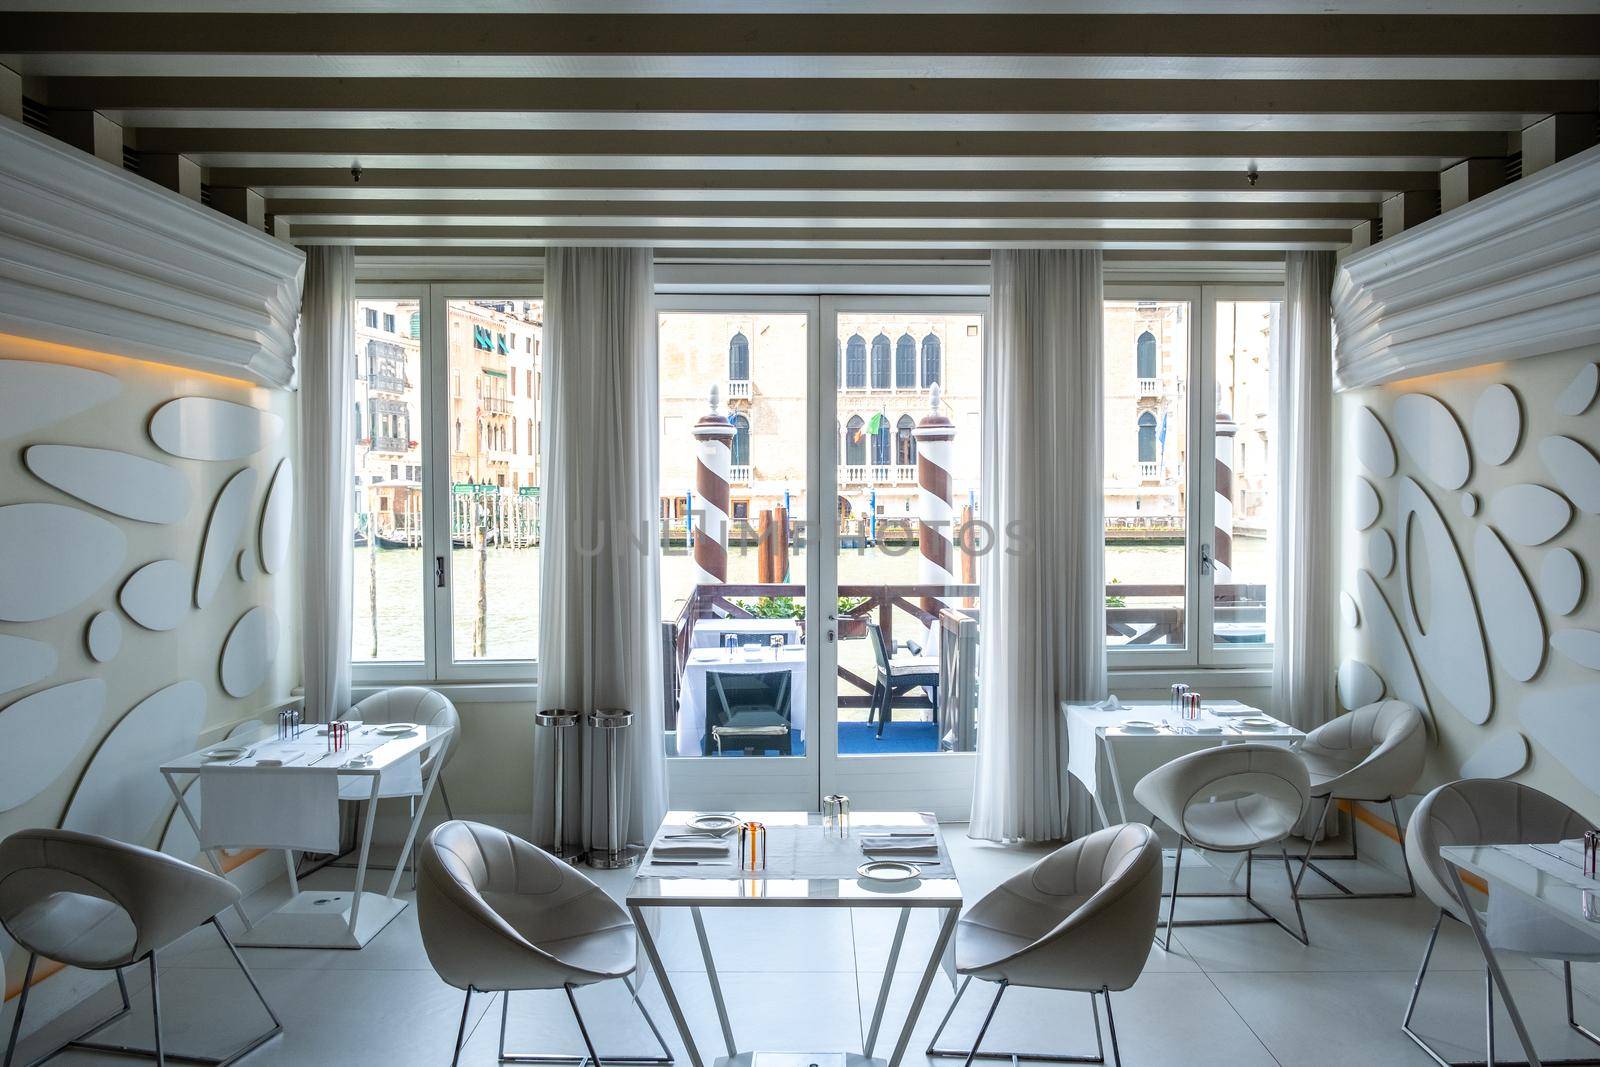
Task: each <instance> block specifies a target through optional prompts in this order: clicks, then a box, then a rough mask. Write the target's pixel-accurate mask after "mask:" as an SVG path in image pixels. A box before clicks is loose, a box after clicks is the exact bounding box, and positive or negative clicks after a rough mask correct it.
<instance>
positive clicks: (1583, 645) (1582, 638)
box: [1550, 629, 1600, 714]
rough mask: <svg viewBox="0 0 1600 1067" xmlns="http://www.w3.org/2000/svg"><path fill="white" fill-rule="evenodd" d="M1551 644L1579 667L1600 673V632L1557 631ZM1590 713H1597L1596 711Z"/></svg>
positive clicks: (1551, 639) (1592, 710)
mask: <svg viewBox="0 0 1600 1067" xmlns="http://www.w3.org/2000/svg"><path fill="white" fill-rule="evenodd" d="M1550 643H1551V644H1552V645H1554V646H1555V649H1556V651H1557V652H1560V653H1561V654H1562V655H1563V656H1566V657H1567V658H1568V659H1570V660H1571V661H1572V662H1574V663H1576V664H1578V666H1580V667H1588V668H1589V669H1590V670H1591V671H1600V630H1579V629H1571V630H1557V631H1556V632H1555V634H1554V635H1553V636H1552V637H1551V638H1550ZM1590 711H1591V712H1595V709H1593V708H1591V709H1590ZM1595 713H1596V714H1600V712H1595Z"/></svg>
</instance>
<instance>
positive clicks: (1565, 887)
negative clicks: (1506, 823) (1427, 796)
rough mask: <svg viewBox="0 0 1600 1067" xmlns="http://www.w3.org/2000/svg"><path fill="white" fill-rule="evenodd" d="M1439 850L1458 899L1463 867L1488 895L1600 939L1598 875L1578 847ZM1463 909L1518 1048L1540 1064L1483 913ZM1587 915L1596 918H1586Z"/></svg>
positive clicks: (1530, 1061) (1463, 891)
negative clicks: (1587, 868) (1588, 869)
mask: <svg viewBox="0 0 1600 1067" xmlns="http://www.w3.org/2000/svg"><path fill="white" fill-rule="evenodd" d="M1439 856H1440V858H1442V859H1443V860H1444V861H1445V863H1446V865H1447V866H1448V867H1449V868H1450V877H1451V879H1452V880H1453V881H1454V883H1455V885H1454V886H1453V887H1452V888H1454V890H1455V892H1456V896H1457V897H1458V898H1459V899H1460V900H1470V899H1471V898H1470V897H1469V896H1468V895H1467V891H1466V886H1465V885H1464V884H1463V882H1462V880H1461V874H1462V872H1463V871H1465V872H1467V873H1469V874H1474V875H1477V876H1478V877H1479V878H1481V879H1483V881H1484V882H1485V883H1487V884H1488V887H1489V896H1490V898H1491V899H1492V898H1493V897H1494V895H1495V894H1496V893H1510V894H1515V896H1516V899H1517V900H1518V902H1519V903H1521V904H1523V905H1525V906H1526V907H1528V908H1531V909H1533V910H1535V911H1536V912H1538V913H1539V914H1541V915H1544V916H1548V917H1549V918H1551V919H1553V920H1555V921H1557V922H1561V923H1565V924H1566V925H1567V926H1569V927H1571V929H1572V931H1573V932H1574V933H1577V934H1580V935H1582V936H1583V937H1585V938H1588V939H1590V940H1594V939H1600V879H1595V878H1590V877H1588V876H1587V875H1585V874H1584V873H1583V868H1582V853H1581V852H1574V851H1573V850H1572V849H1570V848H1567V847H1565V846H1562V845H1561V844H1560V843H1559V842H1551V843H1549V844H1544V845H1537V844H1534V845H1446V846H1445V847H1443V848H1441V849H1440V850H1439ZM1563 856H1566V857H1567V858H1563ZM1573 860H1577V861H1578V865H1577V866H1574V865H1573V862H1572V861H1573ZM1586 898H1587V903H1586ZM1462 910H1463V911H1465V912H1466V913H1467V922H1468V924H1469V925H1470V926H1471V927H1472V934H1473V936H1474V937H1475V938H1477V940H1478V948H1479V949H1480V950H1481V951H1482V952H1483V962H1484V964H1485V966H1486V967H1487V968H1488V970H1489V977H1490V979H1491V980H1492V981H1493V982H1494V984H1495V987H1496V989H1497V990H1498V991H1499V993H1500V1003H1501V1004H1503V1005H1504V1006H1505V1010H1506V1014H1507V1015H1509V1016H1510V1017H1511V1026H1512V1029H1514V1030H1515V1031H1516V1033H1517V1041H1518V1042H1519V1043H1520V1044H1521V1045H1522V1053H1523V1055H1524V1056H1526V1057H1527V1062H1528V1064H1529V1065H1530V1067H1540V1060H1539V1054H1538V1053H1537V1052H1536V1051H1535V1050H1534V1047H1533V1040H1532V1038H1530V1037H1529V1036H1528V1028H1527V1026H1526V1025H1525V1024H1524V1023H1523V1021H1522V1013H1521V1012H1519V1011H1518V1010H1517V1002H1516V1000H1515V999H1514V998H1513V997H1512V995H1511V988H1510V987H1509V986H1508V985H1506V978H1505V975H1504V974H1503V973H1502V972H1501V970H1500V961H1499V960H1498V959H1497V958H1496V957H1495V954H1494V948H1493V947H1492V946H1491V945H1490V944H1489V935H1488V930H1487V929H1486V927H1485V925H1484V920H1483V917H1482V916H1481V915H1479V914H1478V910H1477V908H1475V907H1467V908H1463V909H1462ZM1492 910H1493V907H1492V906H1491V911H1492ZM1590 915H1593V916H1594V917H1595V918H1593V919H1591V918H1589V917H1588V916H1590ZM1579 943H1580V944H1581V942H1579Z"/></svg>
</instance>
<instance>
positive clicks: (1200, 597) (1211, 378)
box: [1102, 280, 1284, 671]
mask: <svg viewBox="0 0 1600 1067" xmlns="http://www.w3.org/2000/svg"><path fill="white" fill-rule="evenodd" d="M1103 288H1104V293H1103V297H1102V299H1104V300H1106V301H1113V300H1118V301H1128V300H1184V301H1188V303H1189V309H1190V313H1189V364H1188V367H1187V368H1186V370H1185V375H1184V381H1185V383H1186V384H1185V390H1186V392H1185V403H1186V406H1185V412H1184V415H1185V418H1186V419H1187V420H1188V424H1187V429H1188V440H1189V455H1188V459H1187V463H1186V472H1185V476H1186V484H1185V487H1184V493H1185V499H1186V500H1188V501H1189V514H1188V515H1187V516H1186V517H1185V518H1186V522H1185V534H1184V587H1185V588H1184V633H1185V634H1186V635H1187V638H1186V640H1185V643H1184V647H1182V648H1166V647H1162V646H1153V647H1150V648H1130V647H1128V646H1109V645H1108V646H1107V648H1106V665H1107V668H1108V669H1110V670H1112V671H1138V670H1162V669H1170V668H1192V669H1197V670H1228V669H1233V670H1240V669H1262V668H1270V667H1271V665H1272V658H1273V651H1274V649H1273V645H1272V643H1271V641H1270V640H1269V641H1268V642H1267V643H1265V644H1263V645H1259V646H1251V647H1248V648H1246V647H1243V646H1228V645H1218V644H1217V642H1216V641H1215V639H1214V636H1213V633H1212V623H1213V614H1212V611H1211V606H1212V604H1213V598H1214V596H1215V585H1214V575H1213V574H1212V572H1211V568H1210V567H1202V565H1201V546H1202V545H1204V546H1205V548H1206V553H1207V555H1208V556H1209V553H1210V551H1211V547H1212V540H1211V531H1212V530H1213V528H1214V526H1215V523H1216V404H1215V403H1214V402H1212V403H1209V404H1208V403H1206V402H1205V400H1206V398H1214V397H1215V396H1216V388H1217V359H1216V356H1217V336H1216V326H1217V304H1218V303H1219V302H1222V301H1236V300H1245V301H1252V300H1265V301H1273V300H1276V301H1280V302H1281V301H1282V300H1283V299H1284V287H1283V286H1282V285H1281V284H1273V283H1262V284H1215V285H1213V284H1204V283H1202V284H1193V285H1171V284H1156V283H1138V282H1124V281H1113V280H1108V281H1106V283H1105V285H1104V287H1103ZM1135 354H1136V355H1137V352H1136V353H1135ZM1103 358H1104V359H1106V360H1107V361H1109V360H1113V359H1121V358H1126V357H1125V354H1124V353H1121V352H1106V353H1104V355H1103ZM1157 360H1158V362H1157V371H1158V372H1159V370H1160V362H1159V360H1160V352H1159V348H1158V351H1157ZM1135 369H1136V370H1137V367H1136V368H1135ZM1269 462H1270V460H1269ZM1102 477H1103V475H1102ZM1274 491H1276V487H1274ZM1102 551H1104V548H1103V541H1102ZM1274 608H1275V601H1274V600H1273V599H1272V596H1271V593H1270V591H1269V594H1268V601H1267V619H1268V625H1269V627H1270V625H1271V620H1272V618H1273V614H1274Z"/></svg>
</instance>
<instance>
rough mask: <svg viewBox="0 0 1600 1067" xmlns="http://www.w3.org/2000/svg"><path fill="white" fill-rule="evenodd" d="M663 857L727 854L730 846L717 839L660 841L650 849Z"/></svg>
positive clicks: (677, 857) (687, 857)
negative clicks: (705, 840)
mask: <svg viewBox="0 0 1600 1067" xmlns="http://www.w3.org/2000/svg"><path fill="white" fill-rule="evenodd" d="M650 852H651V854H652V855H655V856H657V857H658V858H661V859H690V858H694V857H697V856H726V855H727V854H728V846H727V845H726V844H721V843H718V842H715V841H707V842H705V843H704V844H702V843H701V842H699V841H658V842H656V845H655V847H654V848H652V849H651V850H650Z"/></svg>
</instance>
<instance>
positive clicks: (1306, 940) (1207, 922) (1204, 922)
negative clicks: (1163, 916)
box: [1161, 833, 1311, 952]
mask: <svg viewBox="0 0 1600 1067" xmlns="http://www.w3.org/2000/svg"><path fill="white" fill-rule="evenodd" d="M1184 840H1185V838H1184V836H1183V835H1182V834H1181V833H1180V834H1179V835H1178V854H1177V857H1176V859H1175V861H1174V863H1173V867H1172V899H1171V900H1170V901H1168V903H1167V923H1166V925H1167V934H1166V937H1165V939H1164V940H1163V942H1162V945H1161V948H1162V950H1163V951H1165V952H1171V951H1172V931H1173V929H1174V928H1175V927H1180V926H1249V925H1253V924H1256V923H1272V924H1274V925H1275V926H1277V927H1278V928H1279V929H1281V930H1282V931H1283V932H1284V933H1286V934H1288V935H1289V936H1290V937H1292V938H1294V939H1295V940H1296V941H1298V942H1300V943H1301V944H1302V945H1309V944H1311V939H1310V937H1309V935H1308V934H1307V932H1306V917H1305V913H1304V912H1303V911H1301V909H1300V890H1299V884H1298V882H1297V881H1296V880H1295V878H1294V872H1293V871H1292V870H1291V868H1290V865H1289V850H1288V849H1287V848H1285V847H1283V846H1282V845H1280V846H1279V849H1278V851H1279V852H1280V853H1281V854H1282V856H1283V873H1284V876H1285V877H1286V878H1288V880H1289V896H1290V898H1291V899H1292V900H1293V901H1294V914H1295V919H1296V920H1297V921H1298V922H1299V924H1300V930H1299V932H1298V933H1296V932H1295V931H1294V930H1293V929H1292V928H1291V927H1290V926H1289V924H1288V923H1286V922H1284V921H1283V920H1282V919H1280V918H1278V917H1277V916H1276V915H1274V914H1272V912H1270V911H1268V910H1267V909H1266V907H1265V906H1264V905H1263V904H1262V903H1261V902H1260V901H1259V900H1257V899H1256V898H1255V893H1254V891H1253V880H1254V874H1255V867H1254V865H1253V864H1252V862H1251V860H1252V858H1253V857H1254V855H1255V853H1254V851H1253V850H1252V851H1251V852H1250V853H1248V854H1247V855H1246V856H1245V869H1244V877H1245V882H1244V892H1243V893H1210V892H1207V893H1190V894H1188V895H1189V896H1191V897H1223V898H1228V899H1233V900H1243V901H1244V902H1245V903H1246V904H1248V905H1250V906H1251V907H1252V908H1254V909H1255V910H1256V911H1258V912H1260V915H1252V916H1248V917H1246V918H1240V919H1179V918H1177V914H1178V878H1179V876H1180V875H1181V874H1182V872H1183V844H1184Z"/></svg>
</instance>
